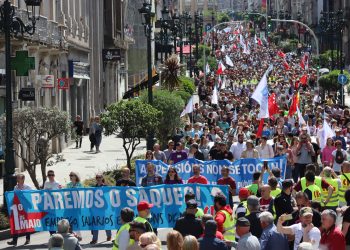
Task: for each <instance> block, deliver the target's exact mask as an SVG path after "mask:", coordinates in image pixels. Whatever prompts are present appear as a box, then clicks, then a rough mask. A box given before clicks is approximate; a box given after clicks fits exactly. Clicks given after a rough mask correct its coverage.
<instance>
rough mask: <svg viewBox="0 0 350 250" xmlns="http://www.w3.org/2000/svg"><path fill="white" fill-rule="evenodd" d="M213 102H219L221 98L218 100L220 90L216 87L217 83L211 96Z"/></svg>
mask: <svg viewBox="0 0 350 250" xmlns="http://www.w3.org/2000/svg"><path fill="white" fill-rule="evenodd" d="M211 104H216V105H218V104H219V100H218V90H217V88H216V85H215V86H214V89H213V95H212V96H211Z"/></svg>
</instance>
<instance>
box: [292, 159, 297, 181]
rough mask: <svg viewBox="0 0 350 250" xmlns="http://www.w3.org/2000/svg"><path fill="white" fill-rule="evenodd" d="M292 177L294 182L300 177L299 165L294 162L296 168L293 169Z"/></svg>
mask: <svg viewBox="0 0 350 250" xmlns="http://www.w3.org/2000/svg"><path fill="white" fill-rule="evenodd" d="M292 177H293V181H294V183H297V182H298V179H299V165H298V164H297V163H295V164H294V168H293V170H292Z"/></svg>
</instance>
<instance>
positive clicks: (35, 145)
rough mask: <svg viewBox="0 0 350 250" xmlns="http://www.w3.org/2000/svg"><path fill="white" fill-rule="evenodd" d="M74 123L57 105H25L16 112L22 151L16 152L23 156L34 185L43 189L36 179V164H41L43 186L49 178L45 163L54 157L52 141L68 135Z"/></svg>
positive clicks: (16, 130)
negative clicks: (32, 106) (48, 106)
mask: <svg viewBox="0 0 350 250" xmlns="http://www.w3.org/2000/svg"><path fill="white" fill-rule="evenodd" d="M70 128H71V122H70V119H69V116H68V114H67V113H66V112H63V111H61V110H59V109H58V108H36V109H33V108H29V107H27V108H23V109H17V110H15V111H14V113H13V139H14V141H15V142H16V143H17V144H18V145H19V147H20V150H18V151H15V154H16V155H17V156H18V157H20V158H21V160H22V162H23V166H24V169H25V170H27V171H28V173H29V176H30V178H31V179H32V181H33V183H34V185H35V187H36V188H37V189H39V188H40V185H39V182H38V180H37V178H36V167H37V165H38V164H39V163H40V167H41V175H42V179H43V183H42V186H43V185H44V183H45V181H46V163H47V161H48V159H49V158H50V157H51V155H52V152H51V149H50V141H51V140H52V139H54V138H57V137H59V136H61V135H67V134H68V133H69V131H70Z"/></svg>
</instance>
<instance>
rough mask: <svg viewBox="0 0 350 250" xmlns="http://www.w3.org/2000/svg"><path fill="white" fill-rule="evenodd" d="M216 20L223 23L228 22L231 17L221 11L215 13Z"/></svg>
mask: <svg viewBox="0 0 350 250" xmlns="http://www.w3.org/2000/svg"><path fill="white" fill-rule="evenodd" d="M216 20H217V22H218V23H224V22H229V21H230V20H231V18H230V16H229V15H228V14H227V13H225V12H221V13H218V14H217V15H216Z"/></svg>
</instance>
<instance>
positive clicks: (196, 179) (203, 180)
mask: <svg viewBox="0 0 350 250" xmlns="http://www.w3.org/2000/svg"><path fill="white" fill-rule="evenodd" d="M188 183H199V184H208V180H207V178H205V177H204V176H202V175H200V176H198V177H196V176H192V177H191V178H189V179H188Z"/></svg>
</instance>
